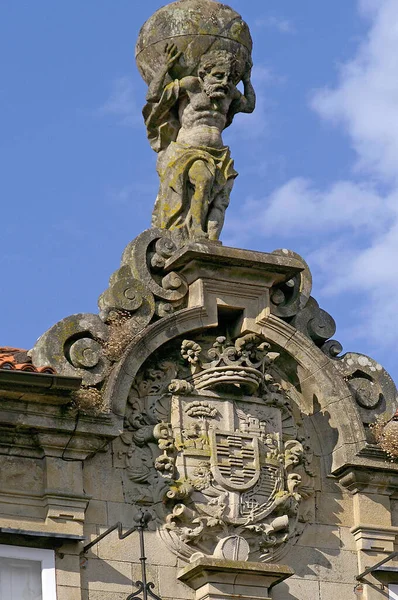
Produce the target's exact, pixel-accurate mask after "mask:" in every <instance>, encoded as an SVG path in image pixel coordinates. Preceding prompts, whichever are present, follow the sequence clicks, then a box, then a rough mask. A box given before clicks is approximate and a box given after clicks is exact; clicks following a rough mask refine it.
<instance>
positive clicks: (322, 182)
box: [0, 0, 398, 381]
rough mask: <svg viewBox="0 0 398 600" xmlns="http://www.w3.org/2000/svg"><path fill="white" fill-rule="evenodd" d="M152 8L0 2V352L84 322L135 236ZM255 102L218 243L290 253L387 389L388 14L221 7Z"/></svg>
mask: <svg viewBox="0 0 398 600" xmlns="http://www.w3.org/2000/svg"><path fill="white" fill-rule="evenodd" d="M163 4H164V1H161V0H146V1H145V2H137V1H133V0H117V2H111V1H110V0H85V1H84V2H81V0H68V2H53V0H40V2H31V1H30V0H17V1H15V0H3V2H2V3H1V4H0V52H1V56H2V61H1V66H0V127H1V137H0V161H1V165H2V168H1V178H0V191H1V197H2V215H1V223H2V226H1V238H0V239H1V245H2V258H3V260H2V267H3V268H2V293H1V295H0V314H1V322H0V333H1V336H0V343H1V344H2V345H14V346H18V347H23V348H30V347H31V346H32V345H33V344H34V342H35V339H36V338H37V337H38V336H39V335H41V333H43V332H44V331H45V330H46V329H48V328H49V327H50V326H51V325H52V324H54V323H55V322H56V321H58V320H60V319H62V318H63V317H65V316H67V315H69V314H73V313H76V312H96V301H97V298H98V296H99V294H100V293H101V292H102V291H103V290H104V289H105V288H106V286H107V281H108V278H109V276H110V275H111V273H112V272H113V271H114V270H115V269H116V268H117V267H118V266H119V261H120V256H121V253H122V251H123V249H124V247H125V246H126V244H127V243H128V242H129V241H130V240H131V239H133V238H134V237H135V236H136V235H138V234H139V233H140V232H141V231H142V230H143V229H145V228H147V227H148V226H149V223H150V215H151V211H152V206H153V203H154V199H155V196H156V192H157V176H156V172H155V160H156V155H155V153H153V152H152V150H151V149H150V148H149V145H148V143H147V141H146V136H145V129H144V127H143V124H142V121H141V114H140V112H141V107H142V105H143V102H144V96H145V85H144V83H143V82H142V81H141V79H140V76H139V74H138V71H137V69H136V67H135V63H134V45H135V41H136V38H137V34H138V30H139V28H140V26H141V24H142V23H143V22H144V21H145V20H146V19H147V18H148V17H149V16H150V15H151V14H152V13H153V12H154V11H155V10H156V9H157V8H159V7H160V6H162V5H163ZM231 5H232V6H233V7H234V8H235V9H236V10H238V11H239V12H240V13H241V14H242V15H243V17H244V18H245V20H246V21H247V22H248V23H249V25H250V27H251V30H252V35H253V39H254V44H255V50H254V63H255V68H254V73H253V79H254V83H255V85H256V89H257V93H258V107H257V110H256V112H255V113H254V114H253V115H250V116H248V115H240V116H239V117H238V118H237V119H236V122H235V124H234V126H233V127H231V128H230V130H229V131H228V132H226V134H225V141H226V142H227V143H229V144H230V146H231V149H232V154H233V157H234V159H235V167H236V169H237V170H238V172H239V173H240V176H239V178H238V179H237V181H236V185H235V188H234V191H233V194H232V201H231V205H230V208H229V210H228V213H227V219H226V225H225V228H224V232H223V235H222V239H223V242H224V244H227V245H234V246H237V247H243V248H251V249H255V250H261V251H265V252H269V251H272V250H274V249H276V248H281V247H283V248H289V249H292V250H295V251H296V252H298V253H300V254H301V255H302V256H303V257H304V258H305V259H306V260H307V262H309V264H310V267H311V270H312V273H313V276H314V288H313V294H314V295H315V297H316V298H317V300H318V301H319V303H320V304H321V306H322V307H323V308H325V309H326V310H327V311H328V312H330V313H331V314H332V315H333V316H334V318H335V319H336V321H337V324H338V331H337V334H336V336H335V337H336V338H337V339H339V340H340V341H341V342H342V343H343V346H344V350H345V351H358V352H363V353H365V354H369V355H371V356H373V357H374V358H375V359H376V360H378V361H379V362H381V363H382V364H383V365H384V366H385V367H386V368H387V369H388V370H389V372H390V373H391V375H392V376H393V377H394V379H395V380H396V381H397V380H398V365H397V360H396V350H395V348H396V338H397V334H398V316H397V310H396V307H397V301H396V297H397V295H398V266H397V264H398V262H397V255H398V202H397V199H398V78H397V72H398V68H397V67H398V28H397V23H398V3H397V2H396V0H357V1H354V0H353V1H351V2H343V1H340V2H319V1H318V0H306V2H305V3H301V2H297V1H296V0H267V1H266V2H265V1H264V0H232V1H231Z"/></svg>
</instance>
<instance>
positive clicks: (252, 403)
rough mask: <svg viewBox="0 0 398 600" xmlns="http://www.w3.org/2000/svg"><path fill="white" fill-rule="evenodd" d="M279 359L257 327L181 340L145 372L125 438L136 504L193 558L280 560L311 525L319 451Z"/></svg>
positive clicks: (127, 477)
mask: <svg viewBox="0 0 398 600" xmlns="http://www.w3.org/2000/svg"><path fill="white" fill-rule="evenodd" d="M278 357H279V354H278V353H276V352H273V351H271V347H270V345H269V343H268V342H267V340H265V339H264V338H262V337H261V336H259V335H255V334H249V335H244V336H241V337H239V338H237V339H236V340H234V341H229V340H227V338H226V337H225V336H216V337H215V338H213V339H210V338H209V337H207V338H203V337H202V338H201V339H200V340H199V339H197V340H195V339H191V340H180V341H175V342H174V343H173V344H169V345H168V348H167V350H164V352H163V354H162V353H157V356H156V357H153V358H152V359H151V363H150V364H148V365H145V366H144V367H143V369H142V370H141V371H140V373H139V374H138V376H137V378H136V381H135V384H134V386H133V388H132V390H131V393H130V397H129V403H128V409H127V413H126V418H125V430H124V432H123V435H122V436H121V438H120V440H119V442H118V443H117V448H118V460H119V461H120V464H119V466H122V465H123V466H124V467H125V468H124V470H123V477H124V490H125V495H126V501H128V502H132V503H134V504H136V505H147V506H152V510H153V511H154V513H155V515H156V518H157V522H158V529H159V533H160V536H161V537H162V539H163V540H164V542H165V543H166V544H167V545H168V547H169V548H170V549H171V550H172V551H173V552H174V553H175V554H177V556H179V557H180V558H182V559H184V560H186V561H189V560H193V559H195V558H197V557H199V556H213V557H216V558H229V557H231V556H235V554H236V556H239V557H240V559H241V560H248V559H250V560H257V561H264V562H273V561H276V560H278V559H279V558H280V557H281V556H282V554H283V552H284V551H285V550H286V549H287V548H288V544H289V542H292V541H293V540H294V538H295V536H297V535H298V534H299V532H300V526H301V525H300V524H299V520H300V519H301V520H302V515H301V513H300V507H301V505H302V500H303V498H307V497H308V496H309V495H311V493H312V487H313V484H312V473H311V471H310V468H309V463H310V460H311V452H310V449H309V448H308V447H307V444H306V437H305V435H304V434H303V431H301V429H300V424H299V423H297V422H296V421H295V419H294V418H293V412H292V408H291V403H290V400H289V397H288V395H287V393H286V392H285V391H284V390H283V387H282V385H281V384H280V383H278V382H277V381H276V380H275V379H274V376H273V375H272V374H271V370H272V366H273V363H274V362H275V361H277V359H278ZM231 552H232V554H231ZM234 553H235V554H234Z"/></svg>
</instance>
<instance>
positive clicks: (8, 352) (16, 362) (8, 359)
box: [0, 346, 56, 373]
mask: <svg viewBox="0 0 398 600" xmlns="http://www.w3.org/2000/svg"><path fill="white" fill-rule="evenodd" d="M0 369H5V370H7V371H29V372H31V373H55V372H56V371H55V369H53V368H52V367H35V366H34V365H33V364H32V359H31V358H30V356H29V355H28V351H27V350H22V349H21V348H12V347H11V346H0Z"/></svg>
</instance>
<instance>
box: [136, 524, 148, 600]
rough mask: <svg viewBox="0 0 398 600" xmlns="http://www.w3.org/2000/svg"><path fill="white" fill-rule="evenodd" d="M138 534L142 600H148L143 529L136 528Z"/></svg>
mask: <svg viewBox="0 0 398 600" xmlns="http://www.w3.org/2000/svg"><path fill="white" fill-rule="evenodd" d="M138 534H139V536H140V547H141V556H140V563H141V577H142V585H143V593H142V596H143V599H144V600H148V594H147V581H146V564H145V563H146V556H145V546H144V528H143V527H138Z"/></svg>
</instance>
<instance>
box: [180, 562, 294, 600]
mask: <svg viewBox="0 0 398 600" xmlns="http://www.w3.org/2000/svg"><path fill="white" fill-rule="evenodd" d="M293 574H294V572H293V570H292V569H289V567H286V566H285V565H281V564H278V565H276V564H273V565H263V564H259V563H253V562H252V563H250V562H241V561H236V560H233V561H227V560H219V559H215V558H212V559H209V558H199V559H197V560H196V561H194V562H193V563H192V564H191V565H189V566H187V567H185V568H184V569H183V570H182V571H181V572H180V573H179V574H178V579H180V581H184V582H185V583H186V584H187V585H188V586H189V587H191V588H192V589H193V590H195V600H202V599H205V598H206V599H208V600H218V599H220V598H222V599H223V600H228V599H229V598H231V599H232V598H236V597H239V598H242V600H249V599H250V600H253V599H256V600H270V599H269V588H270V587H273V586H275V585H277V584H278V583H279V582H281V581H283V580H284V579H286V578H288V577H291V576H292V575H293Z"/></svg>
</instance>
